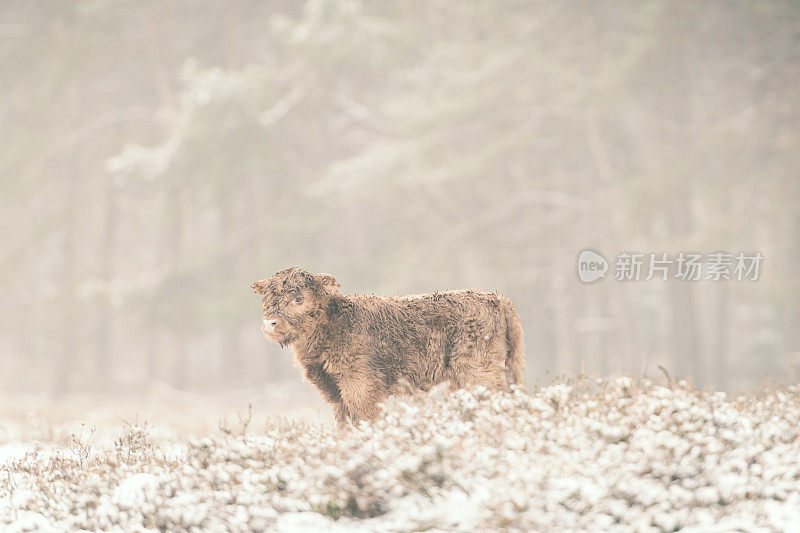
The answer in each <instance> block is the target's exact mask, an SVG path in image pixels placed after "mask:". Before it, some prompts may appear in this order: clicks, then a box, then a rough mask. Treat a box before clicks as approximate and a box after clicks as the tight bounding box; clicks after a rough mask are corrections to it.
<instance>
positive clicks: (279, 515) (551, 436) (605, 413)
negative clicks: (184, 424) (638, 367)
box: [0, 377, 800, 531]
mask: <svg viewBox="0 0 800 533" xmlns="http://www.w3.org/2000/svg"><path fill="white" fill-rule="evenodd" d="M799 427H800V389H798V387H789V388H785V389H782V390H776V391H771V392H767V393H764V394H761V395H750V396H742V397H739V398H736V399H733V400H729V399H727V398H726V396H725V394H723V393H720V392H713V391H695V390H693V389H691V388H690V387H688V386H687V385H686V384H685V383H679V384H677V385H675V386H671V387H668V388H667V387H661V386H658V385H655V384H653V383H651V382H649V381H646V380H644V381H636V380H633V379H631V378H628V377H622V378H618V379H617V380H614V381H610V382H603V381H589V380H582V381H575V382H568V381H560V382H557V383H553V384H551V385H549V386H546V387H543V388H541V389H539V390H537V391H535V392H534V393H532V394H530V395H529V394H526V393H523V392H520V391H515V392H512V393H497V392H489V391H486V390H483V389H478V390H475V391H458V392H455V393H453V394H443V393H435V394H433V395H431V396H430V397H426V398H418V399H414V400H406V401H403V400H394V401H392V402H391V403H390V404H388V405H385V406H384V407H383V412H382V416H381V417H380V418H379V420H378V421H377V422H375V423H373V424H367V423H362V424H361V425H360V426H359V427H358V428H351V429H350V430H348V431H345V432H337V431H334V430H331V429H328V428H324V427H315V426H311V425H308V424H301V423H293V422H278V423H275V424H273V425H270V426H269V427H268V428H267V430H266V433H265V434H264V435H261V436H257V435H253V434H251V435H249V436H248V438H247V440H244V439H241V438H234V437H232V436H230V435H221V436H219V437H203V438H196V439H192V440H190V441H189V442H187V443H184V444H182V445H180V446H179V447H172V448H169V449H167V448H165V447H157V446H153V445H152V444H151V443H150V442H149V440H148V436H147V432H146V430H144V429H142V428H129V430H128V431H127V432H126V434H124V435H123V436H122V437H121V438H120V439H119V440H118V441H117V443H116V444H115V447H114V449H111V450H99V451H96V452H95V453H94V454H93V455H92V456H91V457H89V458H87V459H84V460H83V461H84V464H83V468H80V467H79V465H78V462H77V461H76V460H75V459H74V458H71V457H68V456H67V454H64V455H63V456H62V455H61V454H58V455H56V456H54V457H51V458H49V459H47V460H45V459H41V458H38V457H36V456H34V455H31V456H28V457H26V458H25V459H23V460H21V461H18V462H16V463H13V464H11V465H9V466H8V467H6V469H5V471H4V472H2V473H1V474H2V475H0V525H3V526H4V528H5V529H10V530H14V529H15V528H16V529H17V530H21V529H22V528H23V527H26V526H31V527H33V526H36V525H42V524H43V525H45V526H47V527H51V528H56V529H81V528H83V529H114V528H120V529H124V530H131V529H135V528H137V527H139V528H141V527H143V528H152V529H162V530H163V529H167V530H192V529H195V530H199V529H210V530H232V531H250V530H263V529H267V528H269V529H277V530H284V531H292V530H296V529H298V528H300V527H301V526H302V527H306V528H307V529H311V530H315V529H323V528H326V529H328V530H336V529H338V528H341V529H342V530H353V529H359V528H363V529H364V530H375V529H379V530H413V529H426V528H438V529H444V530H505V529H508V528H511V529H519V530H551V529H555V530H564V529H572V530H586V531H597V530H620V531H630V530H640V531H649V530H652V531H674V530H678V529H681V528H698V529H704V528H708V527H710V526H712V525H716V526H717V527H720V528H722V529H723V530H724V529H735V528H750V529H752V528H753V527H759V526H760V527H765V528H767V529H779V530H791V529H800V514H799V513H800V511H798V509H800V439H798V432H799V431H800V429H798V428H799Z"/></svg>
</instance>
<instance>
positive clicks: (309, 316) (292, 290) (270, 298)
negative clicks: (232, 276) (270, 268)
mask: <svg viewBox="0 0 800 533" xmlns="http://www.w3.org/2000/svg"><path fill="white" fill-rule="evenodd" d="M252 287H253V290H254V291H255V292H256V293H257V294H260V295H261V309H262V312H263V316H262V318H263V326H262V328H261V329H262V331H263V332H264V336H265V337H266V338H267V339H269V340H272V341H275V342H277V343H279V344H280V345H281V346H286V345H287V344H292V343H293V342H295V341H296V340H297V339H298V338H300V337H302V336H305V335H307V334H309V333H311V332H312V331H313V330H314V327H315V326H316V325H317V323H318V322H319V320H320V318H322V317H323V316H324V314H325V311H326V308H327V306H328V302H329V299H330V296H331V295H332V294H334V293H336V292H337V291H338V289H339V284H338V283H337V282H336V278H334V277H333V276H331V275H330V274H312V273H311V272H309V271H307V270H303V269H301V268H294V267H292V268H287V269H284V270H281V271H280V272H278V273H276V274H275V275H274V276H273V277H271V278H267V279H262V280H260V281H256V282H255V283H253V285H252Z"/></svg>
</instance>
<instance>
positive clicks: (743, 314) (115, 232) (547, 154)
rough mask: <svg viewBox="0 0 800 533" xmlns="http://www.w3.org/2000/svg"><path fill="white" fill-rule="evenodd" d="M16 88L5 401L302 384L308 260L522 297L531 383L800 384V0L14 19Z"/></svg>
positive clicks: (1, 281)
mask: <svg viewBox="0 0 800 533" xmlns="http://www.w3.org/2000/svg"><path fill="white" fill-rule="evenodd" d="M0 80H1V81H2V83H0V294H2V302H3V304H2V306H0V391H2V392H46V393H53V394H64V393H74V392H79V391H94V392H102V393H112V392H113V393H116V392H137V391H146V390H150V389H151V388H152V387H153V386H154V384H163V385H164V386H167V387H170V388H173V389H179V390H190V391H210V390H214V391H218V390H240V389H244V388H248V387H263V386H268V385H270V384H276V385H277V384H283V383H289V382H299V381H300V379H301V377H300V373H299V371H298V370H297V369H295V368H293V366H292V360H291V354H290V352H289V350H288V349H284V350H281V349H280V348H279V347H278V346H277V345H271V344H267V342H266V341H265V340H264V339H263V337H262V334H261V331H260V325H261V319H260V301H259V297H258V296H257V295H255V294H253V292H252V290H251V289H250V285H251V283H252V282H253V281H255V280H258V279H261V278H265V277H267V276H270V275H272V274H273V273H274V272H276V271H278V270H280V269H283V268H285V267H289V266H301V267H304V268H307V269H309V270H311V271H313V272H328V273H331V274H333V275H334V276H336V278H337V280H338V281H339V283H340V284H341V290H342V292H345V293H376V294H387V295H388V294H398V295H399V294H408V293H421V292H432V291H436V290H439V291H442V290H451V289H464V288H474V289H480V290H485V291H498V292H499V293H501V294H503V295H504V296H506V297H508V298H510V299H511V300H513V301H514V303H515V304H516V306H517V309H518V311H519V313H520V316H521V318H522V322H523V327H524V330H525V341H526V354H527V369H526V380H527V383H528V384H529V385H534V384H536V383H540V382H544V381H546V380H548V379H550V378H552V377H554V376H558V375H561V374H564V373H567V374H570V375H576V374H579V373H582V372H583V373H586V374H604V375H615V374H621V373H633V374H637V375H649V376H662V375H663V373H667V374H669V375H670V376H671V377H674V378H680V377H685V376H690V377H691V379H692V381H693V382H694V383H696V384H698V385H700V386H714V387H720V388H725V389H728V390H740V389H741V388H743V387H757V386H760V385H761V384H762V383H764V382H765V380H767V381H773V382H775V381H784V382H786V381H790V382H791V381H794V380H796V376H795V370H796V369H797V366H798V365H799V364H800V328H798V321H799V320H800V285H799V284H798V280H797V265H798V264H799V263H800V209H799V208H798V203H799V201H800V179H799V178H800V129H798V124H800V91H798V87H799V86H800V8H799V7H798V5H797V3H794V2H769V3H759V2H754V1H749V2H735V1H734V2H727V1H726V2H722V1H712V2H703V3H689V2H670V1H666V0H664V1H645V2H637V3H628V2H610V1H601V2H596V1H575V2H552V3H551V2H521V1H502V2H498V1H494V0H492V1H476V2H468V3H460V2H446V1H433V2H431V1H415V0H410V1H400V0H397V1H391V2H357V1H317V0H310V1H307V2H295V1H289V0H287V1H277V2H256V1H224V2H223V1H210V2H203V3H201V4H199V3H196V2H188V1H174V2H156V1H144V2H134V1H99V0H91V1H88V0H87V1H76V2H57V1H49V2H33V1H31V2H23V1H19V2H4V3H3V5H2V6H1V7H0ZM587 249H588V250H593V251H595V252H597V253H599V254H600V255H601V256H602V257H603V258H604V259H605V260H607V261H608V271H607V272H606V274H605V278H601V279H597V280H595V281H593V282H591V283H586V282H583V281H581V279H580V277H579V275H578V256H579V254H580V253H581V252H582V251H584V250H587ZM718 252H724V253H726V254H730V255H731V258H730V260H731V263H730V271H729V274H730V276H729V277H730V278H731V279H724V276H722V279H719V280H716V281H715V280H714V279H713V278H714V276H713V275H712V276H711V279H706V278H707V273H709V272H711V271H710V270H708V268H710V266H709V265H710V263H712V262H713V260H712V259H713V258H712V257H711V254H715V253H718ZM740 252H741V253H744V254H747V256H748V257H752V256H753V255H754V254H756V253H760V254H761V256H762V257H763V259H762V260H761V262H760V268H759V271H758V275H757V276H755V273H754V272H752V271H751V272H750V276H749V277H748V276H744V279H741V280H740V279H737V275H736V274H737V273H736V271H735V267H736V265H737V259H736V258H737V255H738V254H739V253H740ZM623 253H627V254H634V253H641V254H644V255H643V256H642V258H643V259H644V266H643V267H642V276H641V279H639V280H635V279H627V280H620V279H616V278H617V273H618V272H619V271H618V267H619V256H620V254H623ZM651 253H652V254H656V256H657V257H659V258H661V254H663V253H667V254H668V257H669V258H670V260H674V261H673V263H672V264H671V266H669V268H668V270H667V271H666V272H665V276H666V277H667V279H666V280H663V279H660V278H661V275H660V274H657V275H655V276H653V278H654V279H650V280H647V279H645V278H647V277H650V276H648V274H649V272H648V261H649V260H650V254H651ZM681 253H684V254H690V253H692V254H700V255H701V256H702V262H703V264H704V266H705V268H706V270H704V271H703V272H702V274H701V275H700V278H701V279H698V280H681V279H678V278H677V275H678V270H677V269H678V265H677V257H679V255H680V254H681ZM753 277H757V279H752V278H753ZM660 367H662V368H663V370H662V368H660Z"/></svg>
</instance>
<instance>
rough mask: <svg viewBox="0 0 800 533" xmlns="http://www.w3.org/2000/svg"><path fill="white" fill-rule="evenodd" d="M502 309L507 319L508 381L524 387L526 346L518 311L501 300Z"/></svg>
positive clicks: (509, 303)
mask: <svg viewBox="0 0 800 533" xmlns="http://www.w3.org/2000/svg"><path fill="white" fill-rule="evenodd" d="M501 308H502V309H503V314H504V315H505V317H506V347H507V350H508V351H507V352H506V379H507V380H508V384H509V385H518V386H522V375H523V370H524V369H525V345H524V343H523V342H522V325H521V324H520V322H519V315H518V314H517V310H516V309H515V308H514V304H512V303H511V302H510V301H508V300H505V299H503V300H501Z"/></svg>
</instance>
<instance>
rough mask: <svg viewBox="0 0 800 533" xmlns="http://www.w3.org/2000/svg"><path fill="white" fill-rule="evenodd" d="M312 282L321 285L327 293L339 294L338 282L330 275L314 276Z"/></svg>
mask: <svg viewBox="0 0 800 533" xmlns="http://www.w3.org/2000/svg"><path fill="white" fill-rule="evenodd" d="M314 280H315V281H316V282H317V283H319V284H320V285H322V288H323V289H325V290H326V291H327V292H330V293H334V292H339V287H340V285H339V282H338V281H336V278H334V277H333V276H331V275H330V274H314Z"/></svg>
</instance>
